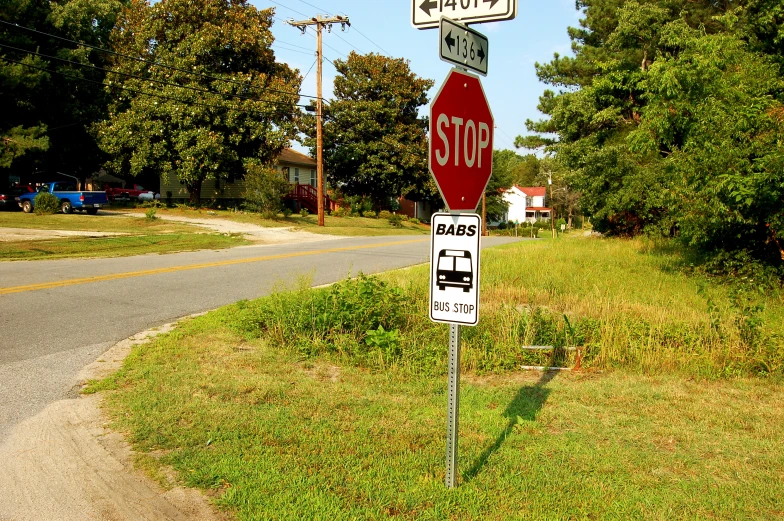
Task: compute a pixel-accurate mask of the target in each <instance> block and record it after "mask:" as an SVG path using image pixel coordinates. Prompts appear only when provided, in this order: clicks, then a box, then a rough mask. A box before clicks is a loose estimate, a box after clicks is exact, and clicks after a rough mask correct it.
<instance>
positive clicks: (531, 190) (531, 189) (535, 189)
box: [515, 185, 547, 197]
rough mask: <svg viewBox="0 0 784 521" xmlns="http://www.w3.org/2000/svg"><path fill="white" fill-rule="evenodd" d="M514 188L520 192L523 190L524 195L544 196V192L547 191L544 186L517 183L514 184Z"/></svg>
mask: <svg viewBox="0 0 784 521" xmlns="http://www.w3.org/2000/svg"><path fill="white" fill-rule="evenodd" d="M515 188H517V189H518V190H520V191H521V192H523V193H524V194H525V195H527V196H529V197H534V196H540V195H541V196H544V195H545V194H546V192H547V188H545V187H544V186H517V185H515Z"/></svg>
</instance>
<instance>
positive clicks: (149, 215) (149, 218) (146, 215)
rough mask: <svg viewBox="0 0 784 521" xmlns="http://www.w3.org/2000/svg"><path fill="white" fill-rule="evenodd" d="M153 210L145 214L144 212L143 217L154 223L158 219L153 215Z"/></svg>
mask: <svg viewBox="0 0 784 521" xmlns="http://www.w3.org/2000/svg"><path fill="white" fill-rule="evenodd" d="M155 212H156V210H155V208H150V209H148V210H147V211H146V212H144V216H145V217H146V218H147V220H148V221H154V220H155V219H157V218H158V217H157V216H156V215H155Z"/></svg>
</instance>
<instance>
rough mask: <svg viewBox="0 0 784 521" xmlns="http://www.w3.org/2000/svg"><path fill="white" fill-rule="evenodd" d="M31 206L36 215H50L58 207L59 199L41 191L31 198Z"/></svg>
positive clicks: (55, 211)
mask: <svg viewBox="0 0 784 521" xmlns="http://www.w3.org/2000/svg"><path fill="white" fill-rule="evenodd" d="M33 208H34V209H35V213H37V214H38V215H52V214H55V213H57V211H58V210H59V209H60V200H59V199H58V198H57V196H55V195H52V194H50V193H49V192H41V193H39V194H38V195H36V196H35V199H33Z"/></svg>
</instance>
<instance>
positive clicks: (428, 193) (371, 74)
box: [304, 52, 438, 209]
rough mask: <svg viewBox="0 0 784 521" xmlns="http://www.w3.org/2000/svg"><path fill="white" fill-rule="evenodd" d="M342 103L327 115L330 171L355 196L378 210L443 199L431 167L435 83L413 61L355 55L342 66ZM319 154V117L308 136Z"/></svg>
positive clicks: (338, 83)
mask: <svg viewBox="0 0 784 521" xmlns="http://www.w3.org/2000/svg"><path fill="white" fill-rule="evenodd" d="M335 69H336V70H337V72H338V76H337V77H336V78H335V89H334V91H335V100H333V101H332V102H330V103H329V105H328V107H327V108H326V111H325V116H324V124H323V157H324V171H325V173H326V177H327V180H328V182H329V184H330V185H332V186H334V187H336V188H339V189H340V190H341V191H342V192H343V193H345V194H346V195H349V196H357V195H359V196H362V195H365V196H369V197H370V198H371V199H372V200H373V204H374V206H375V207H376V208H377V209H387V208H389V201H390V199H391V198H397V197H399V196H405V197H407V198H408V199H410V200H418V201H423V200H437V198H438V191H437V189H436V187H435V184H434V182H433V181H432V179H431V176H430V173H429V172H428V168H427V151H428V144H427V131H428V120H427V118H424V117H420V116H419V109H420V107H422V106H423V105H425V104H427V102H428V99H427V91H428V89H430V87H432V86H433V81H432V80H428V79H423V78H419V77H418V76H417V75H416V74H414V73H413V72H411V70H410V69H409V65H408V61H406V60H404V59H402V58H397V59H395V58H388V57H386V56H381V55H379V54H373V53H371V54H367V55H361V54H357V53H354V52H352V53H351V54H349V56H348V59H346V60H335ZM304 131H305V133H306V134H307V136H308V138H307V139H306V140H305V144H306V145H308V146H310V148H311V153H312V154H313V155H315V152H316V144H315V118H313V117H311V118H310V120H309V122H308V125H307V126H306V127H305V129H304Z"/></svg>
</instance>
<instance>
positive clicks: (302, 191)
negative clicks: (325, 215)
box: [286, 183, 336, 213]
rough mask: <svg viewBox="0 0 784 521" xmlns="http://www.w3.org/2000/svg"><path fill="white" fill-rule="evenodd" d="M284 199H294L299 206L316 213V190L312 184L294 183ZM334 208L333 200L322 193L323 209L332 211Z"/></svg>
mask: <svg viewBox="0 0 784 521" xmlns="http://www.w3.org/2000/svg"><path fill="white" fill-rule="evenodd" d="M286 199H289V200H292V201H296V202H297V205H298V206H299V207H300V208H307V209H308V211H309V212H310V213H318V190H317V189H316V187H314V186H310V185H301V184H299V183H297V184H295V185H293V186H292V188H291V192H289V194H288V195H287V196H286ZM335 208H336V204H335V201H333V200H332V199H330V198H329V196H328V195H324V210H326V211H332V210H334V209H335Z"/></svg>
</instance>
